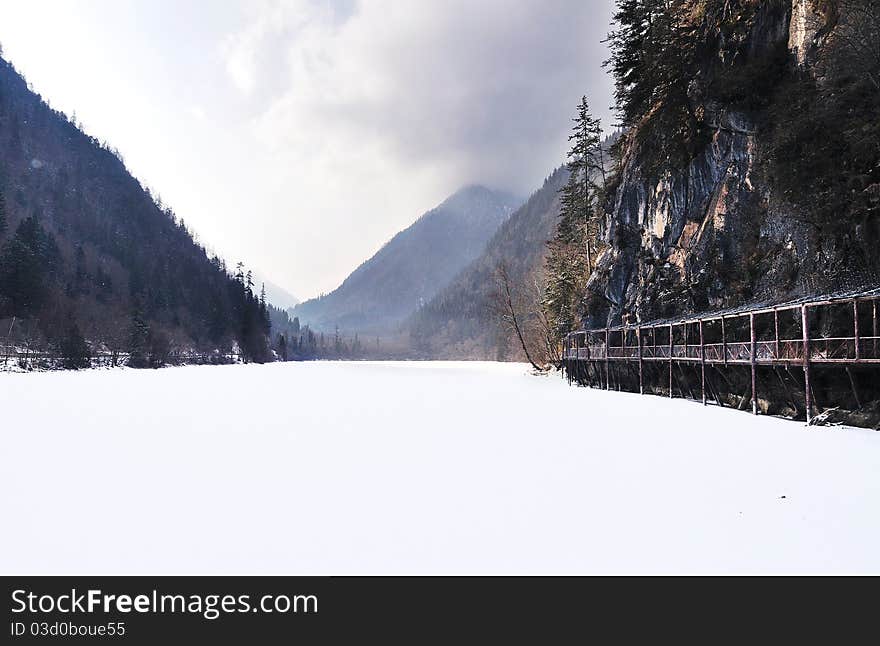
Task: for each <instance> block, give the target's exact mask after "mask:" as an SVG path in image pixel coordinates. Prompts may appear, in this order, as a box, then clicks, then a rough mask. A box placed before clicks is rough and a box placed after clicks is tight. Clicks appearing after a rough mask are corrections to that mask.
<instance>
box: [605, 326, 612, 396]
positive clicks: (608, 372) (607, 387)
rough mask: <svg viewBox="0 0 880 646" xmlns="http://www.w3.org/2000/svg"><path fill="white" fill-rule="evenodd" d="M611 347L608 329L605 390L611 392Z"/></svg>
mask: <svg viewBox="0 0 880 646" xmlns="http://www.w3.org/2000/svg"><path fill="white" fill-rule="evenodd" d="M610 347H611V340H610V335H609V332H608V328H607V327H606V328H605V390H611V362H610V359H609V357H608V355H609V354H610V353H609V348H610Z"/></svg>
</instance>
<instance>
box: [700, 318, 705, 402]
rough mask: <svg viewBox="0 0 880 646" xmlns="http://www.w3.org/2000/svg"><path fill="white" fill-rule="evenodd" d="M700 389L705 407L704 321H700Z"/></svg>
mask: <svg viewBox="0 0 880 646" xmlns="http://www.w3.org/2000/svg"><path fill="white" fill-rule="evenodd" d="M700 388H701V390H702V391H703V406H705V405H706V346H705V345H704V343H703V319H700Z"/></svg>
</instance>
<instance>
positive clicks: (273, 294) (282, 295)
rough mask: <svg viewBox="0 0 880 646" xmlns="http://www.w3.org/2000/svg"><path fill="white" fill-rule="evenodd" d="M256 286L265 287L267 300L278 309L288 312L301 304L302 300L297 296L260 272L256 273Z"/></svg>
mask: <svg viewBox="0 0 880 646" xmlns="http://www.w3.org/2000/svg"><path fill="white" fill-rule="evenodd" d="M254 284H255V285H256V286H257V287H258V288H261V287H263V286H265V288H266V300H267V301H268V302H270V303H272V305H274V306H275V307H277V308H278V309H281V310H288V309H290V308H292V307H296V306H297V305H299V303H300V300H299V299H298V298H297V297H296V296H294V295H293V294H291V293H290V292H288V291H287V290H286V289H284V288H283V287H281V286H280V285H278V284H277V283H274V282H272V281H271V280H269V279H268V278H266V277H265V276H263V274H261V273H260V272H259V271H255V272H254Z"/></svg>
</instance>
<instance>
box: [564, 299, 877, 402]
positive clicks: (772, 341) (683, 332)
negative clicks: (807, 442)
mask: <svg viewBox="0 0 880 646" xmlns="http://www.w3.org/2000/svg"><path fill="white" fill-rule="evenodd" d="M878 309H880V288H875V289H872V290H863V291H861V292H857V293H850V294H846V295H839V296H834V297H822V298H817V299H813V300H804V301H800V302H796V303H786V304H782V305H777V306H775V307H755V308H752V309H748V308H743V309H739V310H735V311H727V312H717V313H713V314H709V315H705V316H696V317H691V318H687V319H681V320H678V321H652V322H648V323H642V324H637V325H624V326H616V327H608V328H604V329H589V330H580V331H578V332H572V333H571V334H569V335H568V336H567V337H566V339H565V345H564V348H563V358H564V360H565V362H566V363H567V364H568V363H569V362H584V361H586V362H590V363H595V362H600V363H603V364H605V366H606V368H605V370H606V372H607V370H608V367H607V366H608V364H609V362H612V361H613V362H617V361H627V362H638V364H639V390H640V392H644V388H643V385H642V384H643V367H642V366H643V363H644V362H657V361H665V362H667V363H669V365H670V367H669V371H670V383H671V380H672V377H671V375H672V364H673V363H679V362H690V363H697V364H700V365H701V366H706V365H714V366H718V365H719V364H723V365H728V364H743V365H749V366H751V369H752V396H751V399H752V408H753V411H754V412H755V413H757V395H756V392H755V391H756V379H755V369H756V366H761V365H784V366H786V367H790V366H791V365H798V366H803V369H804V374H805V384H806V385H805V397H806V400H807V417H808V419H809V417H810V410H811V405H810V399H811V390H810V365H811V364H814V363H816V364H822V363H825V364H843V365H849V364H862V365H864V364H868V365H870V364H880V321H878ZM846 312H849V314H846ZM781 314H782V315H786V316H788V317H789V319H788V322H787V327H788V328H789V329H790V328H792V327H795V328H796V329H795V330H790V331H793V332H796V333H797V338H783V337H782V336H781V335H780V315H781ZM769 316H772V320H771V319H767V320H765V319H763V318H762V319H761V320H762V322H763V323H764V325H761V326H758V325H756V319H757V318H758V317H769ZM820 317H821V319H822V321H821V322H822V328H823V329H833V330H838V331H840V330H846V329H848V330H849V331H851V334H848V335H843V336H825V335H823V334H820V333H817V332H816V331H814V329H812V328H811V318H820ZM745 319H747V320H748V324H747V326H746V325H745ZM843 319H846V321H844V320H843ZM792 322H796V324H795V325H792ZM866 323H867V328H865V324H866ZM710 326H711V327H712V336H714V337H715V339H714V340H712V341H711V342H707V341H706V338H705V337H706V332H707V328H708V327H710ZM732 327H738V332H739V334H737V333H736V332H732V331H731V328H732ZM759 327H760V328H761V330H762V332H763V333H762V334H761V336H762V338H761V339H760V340H759V339H758V329H759ZM815 327H816V328H817V329H818V327H819V326H815ZM744 330H747V332H748V338H742V337H744V336H745V332H744ZM768 330H770V331H772V335H771V336H772V338H769V339H768V338H766V336H767V331H768ZM719 337H720V338H719ZM658 338H659V339H660V340H661V342H658ZM695 339H696V340H697V342H695ZM570 368H571V366H570V365H566V369H570ZM605 383H606V387H608V386H607V384H608V380H607V378H606V381H605ZM705 387H706V386H705V367H704V368H703V393H702V396H703V401H704V402H705V401H706V394H705ZM670 393H671V388H670Z"/></svg>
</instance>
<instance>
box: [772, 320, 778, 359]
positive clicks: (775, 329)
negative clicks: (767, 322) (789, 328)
mask: <svg viewBox="0 0 880 646" xmlns="http://www.w3.org/2000/svg"><path fill="white" fill-rule="evenodd" d="M773 331H774V332H775V333H776V357H775V359H776V360H777V361H779V310H777V309H776V308H775V307H774V308H773Z"/></svg>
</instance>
